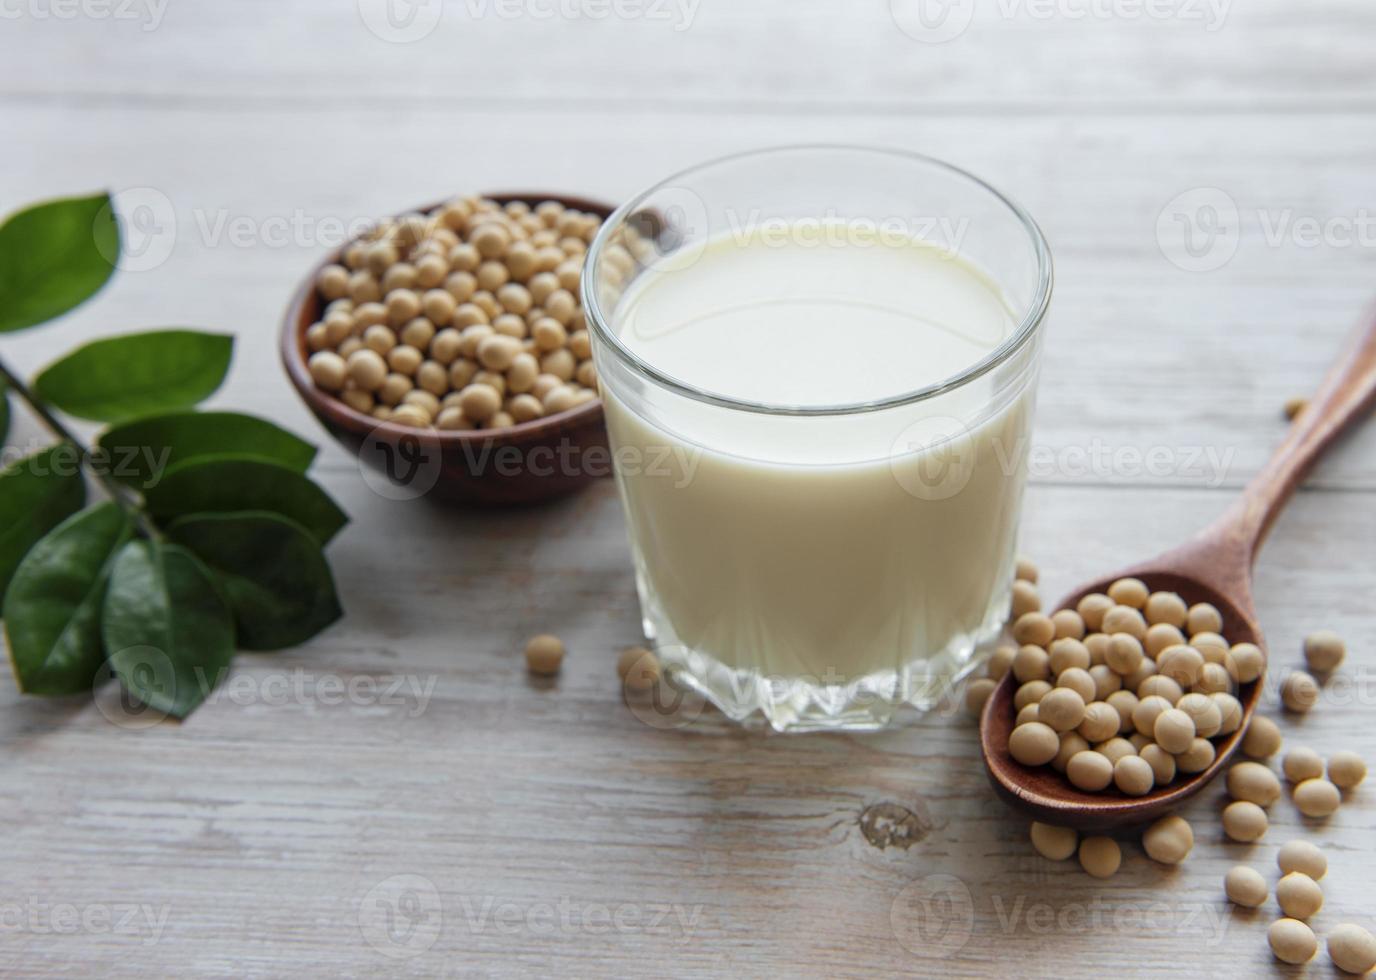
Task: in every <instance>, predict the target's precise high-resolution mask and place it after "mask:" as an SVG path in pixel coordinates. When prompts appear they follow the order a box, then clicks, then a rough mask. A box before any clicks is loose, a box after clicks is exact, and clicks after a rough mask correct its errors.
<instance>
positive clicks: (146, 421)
mask: <svg viewBox="0 0 1376 980" xmlns="http://www.w3.org/2000/svg"><path fill="white" fill-rule="evenodd" d="M96 445H97V446H98V447H99V448H100V449H103V450H104V451H105V452H106V453H107V454H108V456H109V460H108V462H109V466H110V473H111V475H112V476H114V477H115V479H117V480H120V481H122V482H124V483H128V484H129V485H131V486H135V487H138V488H139V489H140V490H144V489H147V488H148V487H149V486H151V485H152V484H154V483H157V482H158V481H159V480H160V479H161V478H162V476H163V475H164V474H165V473H166V471H167V470H168V469H169V468H171V467H173V466H176V465H178V464H179V463H184V462H186V461H187V460H189V459H197V458H201V457H205V456H219V455H224V454H229V455H236V456H255V457H258V458H260V459H264V460H267V461H269V462H276V463H279V464H281V465H282V466H285V467H287V468H288V469H291V470H295V471H296V472H298V473H304V472H305V471H306V469H307V468H308V467H309V466H310V465H311V461H312V460H314V459H315V447H314V446H312V445H311V444H310V443H308V442H306V441H305V440H303V439H301V438H299V437H297V436H295V435H293V434H292V433H290V432H288V431H286V430H285V429H281V428H278V427H277V426H276V425H274V424H273V423H271V422H269V421H267V420H266V419H260V418H255V417H254V416H252V415H240V414H238V413H236V412H174V413H172V414H170V415H155V416H153V417H152V418H143V419H137V420H135V421H133V422H125V423H124V424H123V425H116V426H113V427H112V428H110V429H107V430H106V431H105V432H104V433H102V434H101V436H100V438H99V439H98V440H97V442H96Z"/></svg>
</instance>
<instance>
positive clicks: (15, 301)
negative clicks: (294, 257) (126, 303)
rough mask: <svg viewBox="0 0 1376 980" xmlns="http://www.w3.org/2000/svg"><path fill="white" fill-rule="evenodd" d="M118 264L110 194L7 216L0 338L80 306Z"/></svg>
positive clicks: (1, 229)
mask: <svg viewBox="0 0 1376 980" xmlns="http://www.w3.org/2000/svg"><path fill="white" fill-rule="evenodd" d="M118 260H119V226H118V225H116V224H115V215H114V209H113V208H112V207H111V206H110V197H109V195H108V194H97V195H95V196H94V197H81V198H70V199H68V200H62V201H48V202H46V203H44V204H36V205H34V206H33V207H30V208H27V209H26V210H23V211H19V212H17V213H15V214H12V215H10V217H9V218H8V219H7V220H6V221H5V223H4V224H3V225H0V333H8V332H9V331H11V330H23V329H24V328H25V327H32V326H37V325H38V324H40V323H43V322H45V321H47V320H51V319H53V318H54V317H58V316H61V315H62V314H63V313H66V312H67V311H68V310H70V309H72V308H73V307H75V306H79V305H80V304H81V303H83V302H85V301H86V300H88V299H90V298H91V296H93V295H94V294H95V293H96V292H97V291H98V290H99V289H100V287H101V286H103V285H105V282H106V280H108V279H109V278H110V275H111V274H112V273H113V272H114V271H115V263H116V262H117V261H118Z"/></svg>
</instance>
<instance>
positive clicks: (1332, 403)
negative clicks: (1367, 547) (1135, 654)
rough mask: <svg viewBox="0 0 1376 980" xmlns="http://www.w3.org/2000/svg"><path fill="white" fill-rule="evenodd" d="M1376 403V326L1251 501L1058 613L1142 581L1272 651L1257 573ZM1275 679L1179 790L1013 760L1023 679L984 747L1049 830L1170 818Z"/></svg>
mask: <svg viewBox="0 0 1376 980" xmlns="http://www.w3.org/2000/svg"><path fill="white" fill-rule="evenodd" d="M1373 403H1376V320H1373V321H1372V322H1371V323H1370V324H1369V325H1368V326H1367V327H1366V328H1365V329H1364V330H1361V331H1359V332H1358V334H1357V335H1356V337H1355V340H1354V341H1353V343H1352V344H1351V346H1350V347H1349V348H1348V349H1347V350H1346V351H1345V352H1344V354H1343V356H1342V357H1341V358H1339V359H1338V361H1337V362H1336V363H1335V364H1334V366H1333V367H1332V368H1331V369H1330V370H1329V373H1328V375H1327V376H1326V377H1325V378H1324V382H1323V386H1322V387H1321V388H1320V389H1319V391H1318V394H1316V395H1315V396H1314V398H1313V400H1312V401H1311V402H1310V403H1309V405H1308V407H1307V408H1305V409H1304V410H1303V411H1302V412H1301V413H1300V414H1299V415H1298V416H1297V417H1296V419H1295V421H1294V424H1293V425H1292V426H1291V428H1290V431H1289V433H1288V434H1287V435H1286V438H1285V441H1284V442H1282V443H1281V445H1280V447H1279V448H1278V449H1277V450H1276V452H1275V455H1273V456H1272V457H1271V460H1270V462H1268V463H1267V464H1266V466H1265V467H1264V468H1263V469H1262V470H1261V472H1260V473H1258V474H1257V475H1256V477H1255V479H1253V480H1252V482H1251V483H1249V484H1248V485H1247V488H1246V489H1245V490H1244V491H1243V493H1242V496H1241V498H1240V499H1239V500H1238V501H1237V503H1235V504H1234V505H1233V506H1232V507H1231V508H1230V509H1229V510H1228V511H1227V512H1226V513H1224V514H1223V516H1222V517H1220V518H1219V519H1218V520H1216V521H1215V522H1214V523H1213V524H1211V525H1209V526H1208V527H1206V528H1205V529H1204V530H1203V531H1201V532H1200V533H1199V534H1197V535H1196V536H1195V537H1194V538H1193V539H1191V540H1190V541H1188V542H1186V543H1185V544H1183V545H1181V546H1180V547H1178V548H1176V549H1174V550H1173V551H1168V552H1166V553H1165V554H1163V555H1161V556H1159V557H1157V558H1153V559H1152V560H1150V561H1147V562H1143V563H1142V564H1139V565H1133V566H1130V567H1128V568H1125V569H1123V570H1122V571H1119V572H1115V573H1114V574H1113V575H1109V576H1107V577H1106V578H1102V579H1099V580H1097V581H1094V582H1090V583H1087V584H1086V585H1083V586H1081V587H1080V588H1078V589H1076V590H1075V591H1073V592H1071V593H1070V595H1068V596H1066V598H1065V599H1063V600H1062V601H1061V603H1060V604H1059V605H1057V606H1055V607H1053V608H1055V609H1065V608H1070V609H1073V608H1075V605H1076V603H1077V602H1079V600H1080V599H1081V598H1082V597H1083V596H1085V595H1087V594H1089V593H1091V592H1104V591H1106V590H1107V588H1108V585H1109V584H1110V583H1111V582H1113V581H1115V580H1116V579H1119V578H1122V577H1124V576H1133V577H1136V578H1140V579H1141V580H1142V581H1143V582H1145V583H1146V584H1147V587H1148V588H1149V589H1151V590H1152V591H1156V590H1158V589H1159V590H1166V591H1171V592H1178V593H1180V595H1181V597H1182V598H1184V600H1185V601H1186V602H1187V603H1190V604H1193V603H1196V602H1211V603H1213V604H1214V605H1215V606H1217V607H1218V610H1219V612H1220V613H1222V615H1223V630H1222V632H1223V635H1224V636H1225V637H1227V638H1228V640H1229V642H1230V643H1243V642H1246V643H1255V644H1256V645H1257V646H1259V647H1261V648H1262V649H1263V650H1265V649H1266V644H1265V642H1264V641H1263V639H1262V636H1261V628H1260V627H1259V626H1258V625H1257V621H1256V609H1255V606H1254V605H1253V602H1252V565H1253V562H1254V561H1255V559H1256V554H1257V551H1258V549H1259V548H1260V546H1261V542H1262V541H1263V540H1264V539H1265V537H1266V533H1267V531H1269V530H1270V529H1271V525H1272V524H1273V523H1275V520H1276V518H1277V517H1278V516H1279V514H1280V512H1281V509H1282V508H1283V507H1284V506H1285V503H1286V502H1287V501H1288V500H1289V499H1290V496H1291V494H1293V493H1294V491H1295V487H1296V486H1298V485H1299V483H1300V481H1301V480H1302V479H1304V476H1305V474H1306V473H1308V472H1309V470H1310V468H1311V467H1313V465H1314V463H1315V462H1316V461H1317V460H1318V459H1319V457H1320V456H1321V455H1323V453H1324V451H1325V450H1326V449H1328V447H1329V446H1330V445H1331V444H1332V443H1333V441H1334V440H1335V439H1337V438H1338V436H1339V435H1340V434H1341V433H1342V432H1343V431H1344V430H1345V429H1347V428H1348V427H1349V426H1350V425H1352V424H1353V423H1354V422H1356V421H1357V420H1358V419H1359V418H1361V417H1362V416H1363V415H1364V414H1365V413H1366V412H1367V411H1368V410H1369V409H1370V408H1371V407H1372V405H1373ZM1264 683H1265V675H1264V674H1263V676H1262V677H1261V678H1260V679H1258V680H1256V681H1253V682H1252V683H1250V684H1246V685H1244V686H1243V687H1242V689H1241V690H1240V691H1239V692H1238V695H1237V696H1238V699H1239V700H1240V701H1241V702H1242V707H1243V712H1244V714H1243V723H1242V725H1241V726H1240V727H1239V728H1238V730H1237V731H1236V732H1235V733H1233V734H1232V735H1230V736H1228V737H1227V738H1224V739H1220V740H1217V741H1216V742H1215V748H1216V750H1217V756H1216V757H1215V759H1214V761H1213V764H1212V765H1210V766H1209V767H1208V768H1207V769H1205V770H1204V771H1203V772H1201V773H1198V774H1196V775H1194V776H1177V777H1176V779H1175V781H1174V782H1172V783H1171V784H1170V785H1169V786H1162V787H1158V788H1157V789H1155V790H1153V791H1152V792H1150V793H1148V794H1147V795H1146V796H1139V797H1130V796H1127V795H1125V794H1123V793H1120V792H1118V791H1117V790H1116V789H1113V788H1112V787H1110V789H1109V790H1108V791H1106V792H1102V793H1086V792H1084V791H1082V790H1079V789H1076V788H1075V787H1074V786H1072V785H1071V784H1070V782H1069V781H1068V780H1067V779H1066V778H1065V777H1064V776H1063V775H1062V774H1061V773H1058V772H1056V771H1055V770H1054V769H1052V768H1051V767H1049V766H1042V767H1036V768H1032V767H1028V766H1024V765H1021V764H1020V763H1018V762H1015V761H1014V760H1013V757H1012V756H1011V755H1009V753H1008V736H1009V733H1010V732H1011V731H1012V729H1013V720H1014V711H1013V695H1014V693H1015V690H1016V681H1015V680H1014V678H1013V675H1012V673H1011V672H1010V673H1009V674H1007V675H1006V676H1005V677H1004V678H1003V680H1002V681H1000V682H999V684H998V686H997V687H996V688H995V689H994V692H993V694H991V695H990V696H989V699H988V701H987V702H986V704H985V706H984V713H983V715H982V716H981V718H980V745H981V749H982V751H983V754H984V764H985V766H986V767H987V768H988V770H989V778H990V781H991V782H992V783H993V784H994V789H995V790H997V791H998V794H999V796H1001V797H1002V798H1003V799H1004V800H1006V801H1007V802H1008V803H1010V804H1012V805H1013V806H1015V807H1017V808H1018V809H1020V810H1023V811H1025V812H1027V813H1028V814H1030V815H1031V816H1032V817H1033V818H1035V819H1037V820H1040V821H1043V822H1045V823H1052V824H1058V825H1061V826H1066V827H1077V828H1080V829H1082V830H1105V829H1110V828H1114V827H1123V826H1129V825H1132V824H1138V823H1144V822H1146V821H1149V820H1153V819H1156V818H1157V817H1160V816H1164V815H1165V814H1166V813H1169V812H1170V811H1171V810H1173V809H1175V808H1176V807H1177V806H1179V805H1180V803H1181V802H1183V801H1184V800H1186V799H1187V798H1189V797H1190V796H1193V795H1194V794H1195V793H1197V792H1199V791H1200V790H1201V789H1203V788H1204V786H1205V784H1207V783H1208V782H1209V780H1211V779H1213V777H1214V776H1216V775H1218V773H1219V772H1220V771H1221V770H1222V769H1223V768H1224V766H1226V765H1227V763H1228V759H1229V757H1230V756H1232V754H1233V752H1234V751H1235V750H1236V749H1237V746H1238V744H1239V743H1240V742H1241V740H1242V736H1243V734H1244V733H1245V732H1246V730H1247V725H1248V724H1249V723H1250V722H1251V720H1252V713H1253V712H1254V711H1255V710H1256V707H1257V702H1258V701H1260V700H1261V692H1262V686H1263V684H1264Z"/></svg>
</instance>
